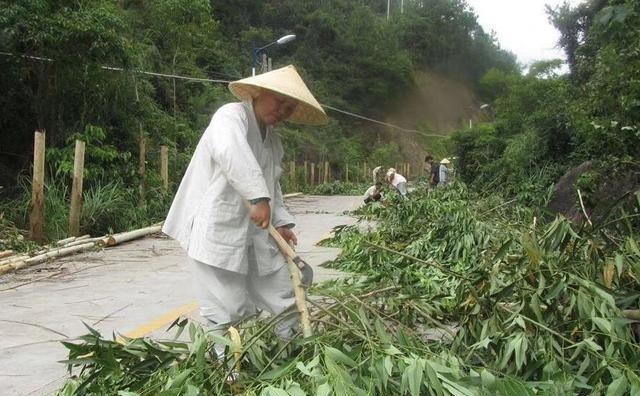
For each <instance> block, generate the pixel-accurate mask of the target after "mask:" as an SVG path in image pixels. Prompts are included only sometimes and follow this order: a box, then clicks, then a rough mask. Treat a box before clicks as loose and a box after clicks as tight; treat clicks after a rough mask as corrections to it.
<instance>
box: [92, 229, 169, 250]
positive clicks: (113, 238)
mask: <svg viewBox="0 0 640 396" xmlns="http://www.w3.org/2000/svg"><path fill="white" fill-rule="evenodd" d="M161 229H162V226H160V225H156V226H151V227H146V228H141V229H139V230H133V231H127V232H121V233H119V234H114V235H109V236H107V237H104V238H100V239H99V240H98V244H101V245H104V246H115V245H117V244H120V243H122V242H127V241H131V240H133V239H137V238H140V237H143V236H147V235H150V234H155V233H157V232H160V230H161Z"/></svg>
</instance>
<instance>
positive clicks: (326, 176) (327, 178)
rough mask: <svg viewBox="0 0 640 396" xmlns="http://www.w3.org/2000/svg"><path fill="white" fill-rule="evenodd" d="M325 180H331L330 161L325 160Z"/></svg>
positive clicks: (326, 181)
mask: <svg viewBox="0 0 640 396" xmlns="http://www.w3.org/2000/svg"><path fill="white" fill-rule="evenodd" d="M323 176H324V182H325V183H328V182H329V161H324V175H323Z"/></svg>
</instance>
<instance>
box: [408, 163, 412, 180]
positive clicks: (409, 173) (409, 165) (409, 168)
mask: <svg viewBox="0 0 640 396" xmlns="http://www.w3.org/2000/svg"><path fill="white" fill-rule="evenodd" d="M410 178H411V162H407V179H410Z"/></svg>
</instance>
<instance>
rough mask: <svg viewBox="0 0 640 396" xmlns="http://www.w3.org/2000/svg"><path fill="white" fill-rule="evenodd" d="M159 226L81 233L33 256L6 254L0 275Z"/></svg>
mask: <svg viewBox="0 0 640 396" xmlns="http://www.w3.org/2000/svg"><path fill="white" fill-rule="evenodd" d="M161 228H162V223H158V224H155V225H153V226H151V227H146V228H141V229H138V230H133V231H128V232H122V233H119V234H115V235H105V236H101V237H94V238H91V237H90V235H83V236H81V237H77V238H76V237H71V238H65V239H61V240H59V241H57V242H56V243H55V245H58V246H52V247H49V248H48V249H43V250H40V251H37V252H35V253H34V255H33V256H29V255H27V254H17V255H13V256H8V257H6V258H5V259H3V260H0V275H3V274H6V273H8V272H11V271H16V270H18V269H21V268H25V267H30V266H32V265H36V264H40V263H43V262H45V261H46V260H48V259H52V258H59V257H64V256H68V255H71V254H74V253H80V252H84V251H87V250H90V249H92V248H94V247H97V246H115V245H118V244H120V243H123V242H127V241H131V240H134V239H137V238H141V237H144V236H147V235H150V234H154V233H157V232H160V230H161ZM61 242H63V243H64V245H62V246H60V243H61Z"/></svg>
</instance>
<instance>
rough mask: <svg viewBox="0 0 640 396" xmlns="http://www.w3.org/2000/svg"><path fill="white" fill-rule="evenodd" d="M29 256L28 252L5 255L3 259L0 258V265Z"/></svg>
mask: <svg viewBox="0 0 640 396" xmlns="http://www.w3.org/2000/svg"><path fill="white" fill-rule="evenodd" d="M29 257H31V256H29V255H28V254H16V255H13V256H11V257H7V258H5V259H3V260H0V267H2V266H3V265H5V264H9V263H13V262H15V261H20V260H26V259H28V258H29Z"/></svg>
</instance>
